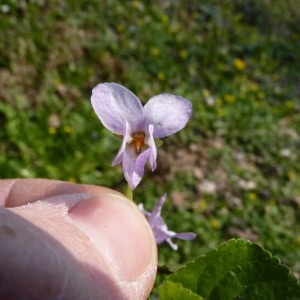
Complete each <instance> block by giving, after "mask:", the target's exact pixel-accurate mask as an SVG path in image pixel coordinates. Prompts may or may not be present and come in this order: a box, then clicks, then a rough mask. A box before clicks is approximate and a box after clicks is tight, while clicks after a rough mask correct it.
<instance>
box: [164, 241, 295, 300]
mask: <svg viewBox="0 0 300 300" xmlns="http://www.w3.org/2000/svg"><path fill="white" fill-rule="evenodd" d="M167 280H169V281H172V282H173V283H179V284H181V285H182V287H183V288H185V289H187V290H191V291H192V293H194V294H197V295H200V296H201V297H203V298H204V299H233V298H234V299H272V300H276V299H278V300H283V299H300V285H299V282H298V280H297V279H296V278H295V277H294V276H293V275H292V274H291V272H290V270H289V269H288V268H287V267H286V266H284V265H282V264H280V261H279V259H278V258H276V257H273V256H272V255H271V253H270V252H268V251H266V250H264V249H263V248H262V247H260V246H259V245H258V244H256V243H251V242H249V241H246V240H243V239H238V240H236V239H233V240H230V241H228V242H226V243H223V244H221V245H220V246H219V247H218V248H216V249H214V250H212V251H210V252H208V253H207V254H205V255H202V256H200V257H199V258H197V259H196V260H195V261H194V262H191V263H189V264H188V265H187V266H186V267H184V268H182V269H180V270H179V271H178V272H177V273H175V274H173V275H170V276H169V277H168V278H167ZM162 289H163V286H162V287H161V293H163V291H162ZM165 299H166V298H165Z"/></svg>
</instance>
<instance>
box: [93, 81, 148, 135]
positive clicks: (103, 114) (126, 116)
mask: <svg viewBox="0 0 300 300" xmlns="http://www.w3.org/2000/svg"><path fill="white" fill-rule="evenodd" d="M91 102H92V106H93V108H94V111H95V112H96V114H97V116H98V118H99V119H100V120H101V122H102V123H103V125H104V126H105V127H106V128H107V129H109V130H110V131H112V132H114V133H116V134H122V135H124V134H125V123H126V121H127V122H128V124H129V125H130V128H131V129H132V130H133V131H139V129H140V128H143V127H144V111H143V106H142V104H141V101H140V100H139V98H138V97H137V96H135V95H134V94H133V93H132V92H131V91H129V90H128V89H126V88H125V87H123V86H122V85H120V84H117V83H113V82H112V83H101V84H98V85H97V86H96V87H95V88H94V89H93V91H92V96H91Z"/></svg>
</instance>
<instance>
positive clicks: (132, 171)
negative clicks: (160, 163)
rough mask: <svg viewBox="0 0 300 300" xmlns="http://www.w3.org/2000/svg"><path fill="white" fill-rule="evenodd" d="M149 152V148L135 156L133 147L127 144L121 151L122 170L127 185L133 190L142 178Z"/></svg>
mask: <svg viewBox="0 0 300 300" xmlns="http://www.w3.org/2000/svg"><path fill="white" fill-rule="evenodd" d="M150 154H151V149H150V148H149V149H147V150H146V151H144V152H142V153H141V154H140V155H139V156H138V157H136V151H135V149H134V147H130V146H127V147H126V148H125V151H124V152H123V160H122V165H123V172H124V176H125V178H126V180H127V182H128V184H129V186H130V187H131V188H132V189H133V190H134V189H135V188H136V187H137V185H138V184H139V183H140V181H141V180H142V177H143V175H144V168H145V164H146V162H147V160H148V158H149V156H150Z"/></svg>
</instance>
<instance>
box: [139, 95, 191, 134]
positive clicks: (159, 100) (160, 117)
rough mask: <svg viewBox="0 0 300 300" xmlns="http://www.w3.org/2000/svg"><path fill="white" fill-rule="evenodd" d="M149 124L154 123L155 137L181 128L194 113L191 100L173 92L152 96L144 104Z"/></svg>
mask: <svg viewBox="0 0 300 300" xmlns="http://www.w3.org/2000/svg"><path fill="white" fill-rule="evenodd" d="M144 111H145V116H146V119H147V123H148V124H153V125H154V133H153V136H154V138H161V137H164V136H168V135H170V134H173V133H175V132H177V131H179V130H181V129H182V128H183V127H184V126H185V125H186V123H187V122H188V120H189V119H190V117H191V115H192V104H191V102H190V101H188V100H186V99H184V98H182V97H180V96H176V95H172V94H160V95H157V96H154V97H152V98H151V99H150V100H149V101H148V102H147V103H146V104H145V106H144Z"/></svg>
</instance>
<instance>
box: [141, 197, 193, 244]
mask: <svg viewBox="0 0 300 300" xmlns="http://www.w3.org/2000/svg"><path fill="white" fill-rule="evenodd" d="M166 197H167V194H164V195H163V196H162V197H161V198H160V199H159V200H158V201H157V203H156V204H155V206H154V208H153V210H152V212H151V213H150V212H148V211H146V210H145V209H144V206H143V204H142V203H141V204H139V209H140V210H141V211H142V212H143V213H144V215H145V216H146V218H147V220H148V222H149V225H150V227H151V228H152V231H153V233H154V236H155V240H156V243H157V244H158V245H159V244H161V243H163V242H165V241H166V242H167V243H169V245H170V246H171V247H172V249H173V250H177V249H178V246H177V245H176V244H174V243H173V242H172V240H171V239H172V238H177V239H181V240H192V239H194V238H195V237H196V234H195V233H193V232H183V233H176V232H174V231H170V230H168V227H167V225H166V223H165V222H164V220H163V218H162V217H161V215H160V214H161V210H162V207H163V204H164V202H165V201H166Z"/></svg>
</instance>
